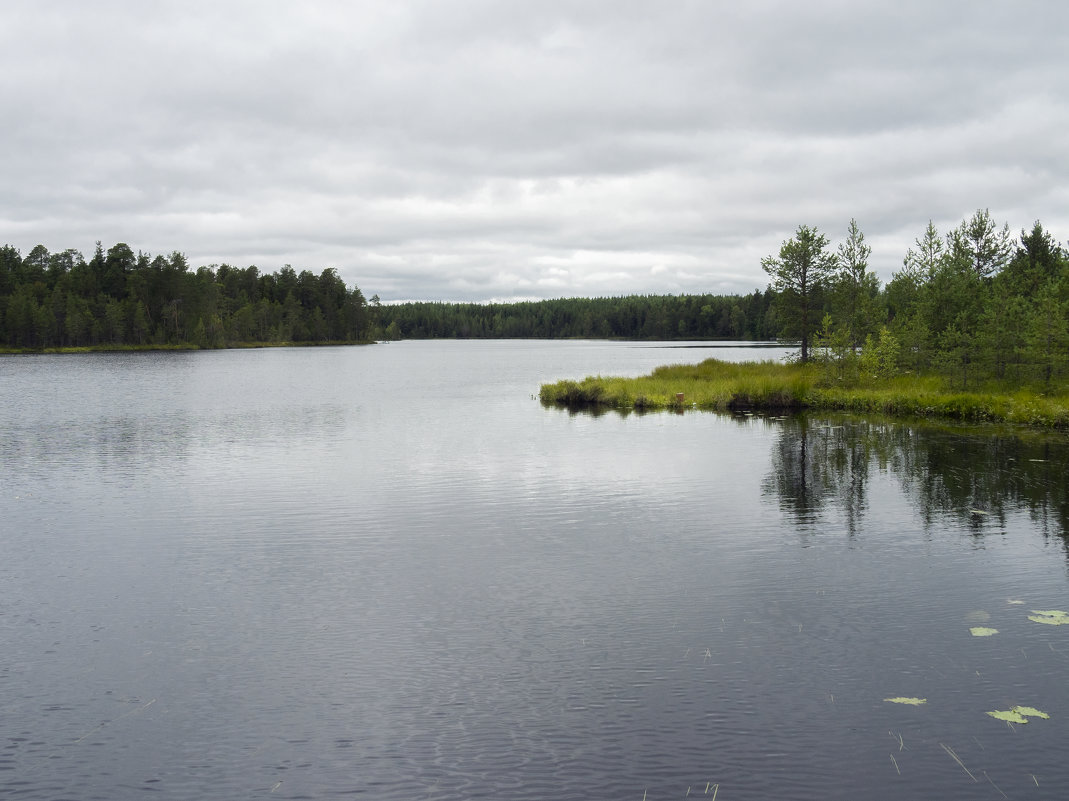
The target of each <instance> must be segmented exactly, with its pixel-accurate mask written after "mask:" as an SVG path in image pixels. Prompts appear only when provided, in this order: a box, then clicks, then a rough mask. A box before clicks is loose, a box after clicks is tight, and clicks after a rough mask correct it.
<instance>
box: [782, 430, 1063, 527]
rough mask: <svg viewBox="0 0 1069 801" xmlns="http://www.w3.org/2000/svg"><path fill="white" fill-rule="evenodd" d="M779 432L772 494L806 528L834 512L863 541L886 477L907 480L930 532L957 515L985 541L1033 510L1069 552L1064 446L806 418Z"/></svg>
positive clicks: (1034, 438)
mask: <svg viewBox="0 0 1069 801" xmlns="http://www.w3.org/2000/svg"><path fill="white" fill-rule="evenodd" d="M779 425H780V436H779V440H778V441H777V443H776V445H775V447H774V448H773V449H772V467H771V470H770V471H769V474H768V476H767V477H766V479H765V481H764V484H763V491H764V493H765V494H766V495H771V496H775V497H777V498H778V499H779V503H780V507H781V508H782V509H783V510H784V511H786V512H788V513H789V514H791V515H792V516H793V517H794V518H795V519H796V520H797V522H799V523H811V522H813V521H814V520H816V519H817V518H819V516H820V515H821V512H822V510H823V509H824V508H825V507H826V506H829V505H834V506H836V507H837V508H839V509H840V510H841V511H842V512H843V514H844V516H845V519H846V521H847V527H848V531H849V533H850V535H851V536H853V535H854V534H856V531H857V526H858V524H859V522H860V520H861V519H862V518H863V517H864V515H865V513H866V511H867V508H868V497H867V487H868V484H869V479H870V475H871V472H872V471H873V470H878V471H880V472H883V473H888V472H889V473H891V474H893V475H894V476H895V477H896V478H897V479H898V480H899V482H900V483H901V485H902V487H903V489H904V490H905V492H906V494H907V496H908V497H910V498H911V499H912V500H913V501H914V503H915V504H916V508H917V509H918V511H919V513H920V516H921V518H922V519H923V520H924V521H925V524H926V525H930V524H931V523H932V521H933V519H934V518H935V517H936V516H937V515H948V514H949V515H951V516H952V517H955V518H957V519H959V520H960V522H961V523H962V524H964V525H966V526H968V527H969V528H970V529H971V530H972V531H973V532H974V533H975V534H977V535H978V536H980V535H983V534H985V533H988V532H993V531H997V530H1001V529H1002V528H1004V526H1005V523H1006V515H1007V513H1008V512H1010V511H1013V510H1017V509H1027V510H1028V512H1029V514H1030V516H1031V518H1032V520H1033V521H1034V522H1035V523H1036V525H1037V527H1038V528H1039V529H1040V531H1041V532H1042V533H1043V534H1044V535H1045V536H1051V535H1054V536H1059V537H1061V538H1063V539H1065V540H1067V544H1069V490H1067V485H1066V481H1065V476H1066V475H1067V472H1069V444H1067V443H1066V442H1065V441H1064V439H1060V438H1056V437H1052V436H1045V435H1024V436H1015V435H1012V434H1009V433H1005V432H1002V431H999V432H998V433H984V432H983V431H982V430H977V429H971V430H968V431H954V430H949V429H942V428H938V427H935V426H923V425H915V424H914V425H907V424H901V423H886V422H883V421H879V420H868V419H860V418H851V417H827V418H822V417H814V416H809V415H798V416H795V417H788V418H783V419H782V420H781V421H779Z"/></svg>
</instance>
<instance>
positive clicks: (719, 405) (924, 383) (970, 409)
mask: <svg viewBox="0 0 1069 801" xmlns="http://www.w3.org/2000/svg"><path fill="white" fill-rule="evenodd" d="M540 398H541V400H542V402H543V403H545V404H547V405H559V406H566V407H568V408H573V409H574V408H603V409H618V410H621V411H622V410H631V409H634V410H640V411H641V410H656V409H675V410H683V409H694V408H697V409H706V410H715V411H737V410H762V411H783V410H801V409H818V410H841V411H851V412H880V413H883V414H889V415H894V416H902V417H945V418H950V419H955V420H963V421H968V422H997V423H1011V424H1023V425H1029V426H1036V427H1044V428H1057V429H1069V386H1065V385H1058V386H1052V387H1050V388H1046V387H1039V386H1035V387H1028V386H1017V387H1013V386H1010V385H1005V384H1000V383H999V382H996V381H991V382H988V383H986V384H985V385H983V386H979V387H977V388H974V389H970V390H968V391H965V390H962V389H958V388H955V387H954V385H953V382H952V381H951V380H949V379H947V378H946V377H944V376H941V375H937V374H932V375H919V376H918V375H895V376H879V375H872V376H866V377H858V378H853V379H844V378H843V377H842V376H839V375H837V370H835V369H829V365H828V364H821V363H814V362H810V363H806V364H800V363H794V364H781V363H778V362H767V361H766V362H743V363H734V362H722V361H718V360H716V359H707V360H706V361H703V362H701V363H700V364H695V365H671V366H666V367H659V368H657V369H656V370H654V371H653V372H652V373H651V374H650V375H647V376H642V377H639V378H613V377H602V376H591V377H588V378H585V379H583V380H582V381H558V382H556V383H553V384H545V385H543V386H542V388H541V392H540Z"/></svg>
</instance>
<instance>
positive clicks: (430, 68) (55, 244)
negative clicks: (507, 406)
mask: <svg viewBox="0 0 1069 801" xmlns="http://www.w3.org/2000/svg"><path fill="white" fill-rule="evenodd" d="M0 99H2V107H3V109H4V114H3V123H2V124H0V164H2V169H0V244H3V243H6V244H10V245H13V246H14V247H17V248H19V250H20V251H21V252H22V253H23V255H26V254H27V253H28V252H29V251H30V249H31V248H32V247H33V246H35V245H37V244H43V245H45V247H47V248H48V249H49V250H50V251H53V252H55V251H62V250H65V249H67V248H76V249H78V250H80V251H82V252H83V253H84V254H86V257H87V258H88V257H89V256H91V255H92V252H93V250H94V248H95V243H96V242H97V241H100V242H101V243H102V244H103V246H104V248H105V250H106V249H107V248H109V247H111V246H112V245H114V244H115V243H118V242H125V243H127V244H128V245H130V247H131V248H133V249H134V250H135V251H143V252H146V253H149V254H152V255H157V254H164V255H167V254H170V253H171V252H173V251H179V252H181V253H183V254H185V256H186V258H187V259H188V261H189V263H190V264H191V265H192V266H193V267H200V266H204V265H213V264H223V263H226V264H230V265H233V266H237V267H247V266H249V265H256V266H257V267H258V268H259V269H260V270H261V271H262V272H275V271H277V270H278V269H280V268H281V267H283V266H285V265H287V264H289V265H292V266H293V267H294V268H295V269H297V270H298V271H300V270H303V269H310V270H312V271H313V272H315V273H319V272H321V271H322V270H323V269H325V268H327V267H333V268H336V269H337V270H338V273H339V275H341V277H342V278H343V279H344V280H345V281H346V283H347V284H349V285H350V286H353V285H357V286H359V287H360V289H361V290H362V291H363V293H364V294H365V295H366V296H367V297H370V296H371V295H373V294H377V295H379V296H380V297H381V298H382V300H383V301H384V302H388V301H397V300H441V301H489V300H495V301H508V300H519V299H538V298H558V297H584V296H585V297H596V296H618V295H627V294H681V293H704V292H710V293H714V294H738V293H749V292H752V291H753V290H754V289H758V288H761V289H763V288H764V287H765V286H766V285H767V284H768V276H767V275H765V273H764V272H763V271H762V269H761V259H762V258H763V257H765V256H768V255H774V254H776V253H777V252H778V251H779V248H780V245H781V244H782V242H783V241H784V240H785V239H788V238H789V237H790V236H791V235H792V234H793V232H794V231H795V230H796V229H797V227H798V226H799V225H802V224H805V225H810V226H815V227H816V228H818V229H819V230H820V231H821V232H822V233H824V234H825V235H826V236H827V237H828V239H829V241H830V242H831V244H832V246H833V247H834V246H836V245H837V244H838V243H840V242H842V240H843V239H844V238H845V235H846V230H847V226H848V224H849V221H850V220H851V218H853V219H856V220H857V222H858V225H859V226H860V228H861V230H862V231H863V233H864V234H865V237H866V240H867V242H868V244H869V245H870V246H871V247H872V256H871V258H870V267H871V268H872V269H873V270H874V271H875V272H876V273H877V274H878V275H879V277H880V278H881V280H883V281H887V280H889V279H890V277H891V275H892V274H893V272H894V271H896V270H898V269H900V268H901V265H902V259H903V257H904V256H905V254H906V250H907V248H909V247H910V246H911V245H912V244H913V241H914V240H915V239H916V238H918V237H919V236H921V234H922V233H923V231H924V229H925V227H926V226H927V224H928V221H929V220H932V221H933V222H934V223H935V225H936V226H937V228H938V229H939V230H940V232H943V233H945V232H946V231H948V230H950V229H951V228H953V227H955V226H956V225H958V224H959V223H960V222H961V221H962V220H963V219H965V218H967V217H968V216H970V215H971V214H972V213H973V212H975V211H976V210H977V209H978V208H985V209H990V212H991V215H992V217H993V218H994V219H995V220H996V221H998V222H999V223H1000V224H1001V223H1003V222H1005V223H1008V224H1009V226H1010V228H1011V231H1012V232H1013V233H1014V234H1015V235H1017V234H1019V232H1020V229H1021V228H1029V229H1030V228H1031V226H1032V223H1033V222H1034V221H1035V220H1040V221H1041V222H1042V223H1043V224H1044V226H1045V227H1046V228H1047V229H1048V230H1049V231H1050V232H1051V233H1052V234H1053V235H1054V237H1055V238H1056V239H1057V240H1058V241H1060V242H1062V243H1064V242H1065V240H1066V237H1069V182H1067V180H1066V178H1067V176H1069V4H1065V3H1058V2H1027V1H1022V0H1017V1H1016V2H1012V3H1011V2H985V0H970V1H969V2H958V0H939V2H932V1H931V0H924V1H923V2H914V1H913V0H897V1H896V2H886V3H877V2H869V3H860V2H856V0H842V1H841V2H840V1H838V0H807V2H797V0H790V1H789V2H760V1H759V0H758V1H756V2H754V1H752V0H751V1H750V2H746V3H739V2H731V3H728V2H721V1H720V0H704V1H701V0H651V1H649V2H646V1H642V2H639V1H637V0H572V1H571V2H557V1H556V0H538V1H537V2H534V1H533V0H532V1H530V2H528V1H526V0H501V1H500V2H494V1H492V0H426V2H424V1H421V0H388V1H386V0H384V1H382V2H379V1H378V0H337V1H336V2H324V1H322V0H301V1H300V2H296V1H295V2H279V1H278V0H255V1H254V2H243V1H242V0H212V2H200V0H182V1H181V2H168V1H167V0H159V1H157V0H150V1H149V2H146V1H145V0H139V1H137V2H135V1H133V0H130V1H129V2H118V1H117V0H94V2H91V3H89V2H83V1H82V0H76V1H74V2H69V1H65V0H5V1H4V2H3V3H2V4H0Z"/></svg>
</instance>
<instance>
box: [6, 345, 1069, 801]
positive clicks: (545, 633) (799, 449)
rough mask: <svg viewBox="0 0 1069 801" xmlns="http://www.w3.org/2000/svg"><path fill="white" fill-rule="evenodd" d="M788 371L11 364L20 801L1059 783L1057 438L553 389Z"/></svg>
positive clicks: (543, 355)
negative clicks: (701, 373) (647, 402)
mask: <svg viewBox="0 0 1069 801" xmlns="http://www.w3.org/2000/svg"><path fill="white" fill-rule="evenodd" d="M782 353H783V351H782V350H780V349H775V348H771V349H764V350H756V349H751V348H746V347H742V346H738V347H731V346H729V347H716V348H709V347H707V348H680V347H677V346H668V345H660V346H658V345H651V344H648V343H643V344H633V343H632V344H628V343H605V342H402V343H395V344H391V345H385V346H373V347H363V348H322V349H290V350H257V351H222V352H205V353H156V354H150V353H142V354H96V355H78V356H35V357H18V358H5V359H2V360H0V409H2V410H3V411H2V415H0V527H2V529H0V530H2V533H0V543H2V548H3V551H2V553H3V559H2V560H0V630H2V637H3V639H2V642H3V650H2V652H0V723H2V729H0V737H2V740H0V795H3V796H8V795H10V796H11V797H18V798H28V799H109V800H110V801H114V800H115V799H127V798H142V797H152V796H153V795H154V796H155V797H159V798H166V799H204V798H226V799H243V798H279V799H284V798H291V799H297V798H330V797H339V796H341V797H345V796H363V797H366V798H373V799H415V798H418V799H472V798H487V799H532V800H533V799H554V801H568V800H570V799H584V800H586V799H601V798H606V799H608V798H611V799H634V801H640V800H641V799H643V798H644V797H645V798H646V799H647V801H661V800H662V799H683V798H685V797H701V798H711V797H713V795H714V794H715V795H716V797H717V798H718V799H721V800H722V801H730V800H731V799H773V798H775V799H802V800H803V801H807V800H809V799H812V800H813V801H816V800H817V799H821V800H824V799H857V798H867V799H882V798H888V799H892V798H893V799H899V798H933V799H934V798H939V799H1001V798H1005V797H1008V798H1011V799H1021V798H1036V799H1038V798H1044V799H1054V798H1065V797H1067V795H1069V761H1067V760H1066V759H1065V744H1066V743H1067V742H1069V681H1067V679H1069V626H1055V625H1047V624H1043V623H1040V622H1035V621H1032V620H1029V616H1030V615H1031V614H1032V612H1031V610H1045V611H1050V610H1066V611H1069V582H1067V540H1066V530H1067V526H1069V495H1067V490H1066V476H1067V474H1069V473H1067V469H1069V448H1067V445H1066V442H1065V440H1064V438H1057V437H1054V438H1052V437H1044V436H1038V435H1030V436H1025V437H1024V438H1015V437H1014V436H1012V435H1010V434H1007V433H1005V432H1001V433H999V432H992V431H990V430H983V429H972V430H950V429H946V428H938V427H925V426H920V425H904V424H892V423H889V422H886V421H876V420H861V419H857V418H853V419H851V418H828V417H808V418H806V417H789V418H762V417H754V416H738V417H733V416H722V415H715V414H711V413H699V412H693V411H692V412H687V413H684V414H672V413H658V414H649V415H628V416H623V415H619V414H615V413H609V414H604V415H600V416H595V415H592V414H587V413H581V414H570V413H568V412H567V411H563V410H559V409H553V408H551V409H547V408H543V407H542V406H541V404H540V403H539V402H538V400H537V397H536V396H537V392H538V388H539V385H540V383H542V382H545V381H550V380H556V379H558V378H578V377H582V376H584V375H587V374H592V373H602V374H630V375H638V374H642V373H646V372H648V371H649V370H650V369H652V368H653V367H655V366H657V365H660V364H665V363H670V362H696V361H699V360H701V359H703V358H706V357H708V356H710V355H716V356H719V357H721V358H728V359H742V358H754V357H757V358H760V357H766V358H775V357H779V356H780V355H782ZM976 626H984V627H988V628H993V629H997V630H998V633H997V634H995V635H993V636H987V637H977V636H973V635H972V633H971V632H970V628H972V627H976ZM898 696H904V697H919V698H925V699H927V703H926V704H924V705H922V706H908V705H902V704H895V703H889V702H887V701H885V700H884V699H886V698H890V697H898ZM1018 705H1024V706H1031V707H1035V708H1037V709H1039V710H1042V711H1044V712H1046V713H1048V714H1049V715H1050V718H1049V719H1041V718H1037V717H1032V718H1030V722H1029V723H1028V724H1027V725H1021V724H1008V723H1006V722H1002V721H999V720H996V719H994V718H992V717H989V716H988V715H987V714H986V713H987V712H988V711H996V710H1009V709H1011V708H1013V707H1015V706H1018Z"/></svg>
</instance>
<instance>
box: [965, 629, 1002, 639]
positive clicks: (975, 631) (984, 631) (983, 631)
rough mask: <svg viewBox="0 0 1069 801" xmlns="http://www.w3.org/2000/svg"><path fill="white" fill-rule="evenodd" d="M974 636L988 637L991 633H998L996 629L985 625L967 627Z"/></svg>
mask: <svg viewBox="0 0 1069 801" xmlns="http://www.w3.org/2000/svg"><path fill="white" fill-rule="evenodd" d="M969 631H970V632H972V636H974V637H990V636H991V635H993V634H998V629H989V628H987V627H986V626H973V627H972V628H971V629H969Z"/></svg>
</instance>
